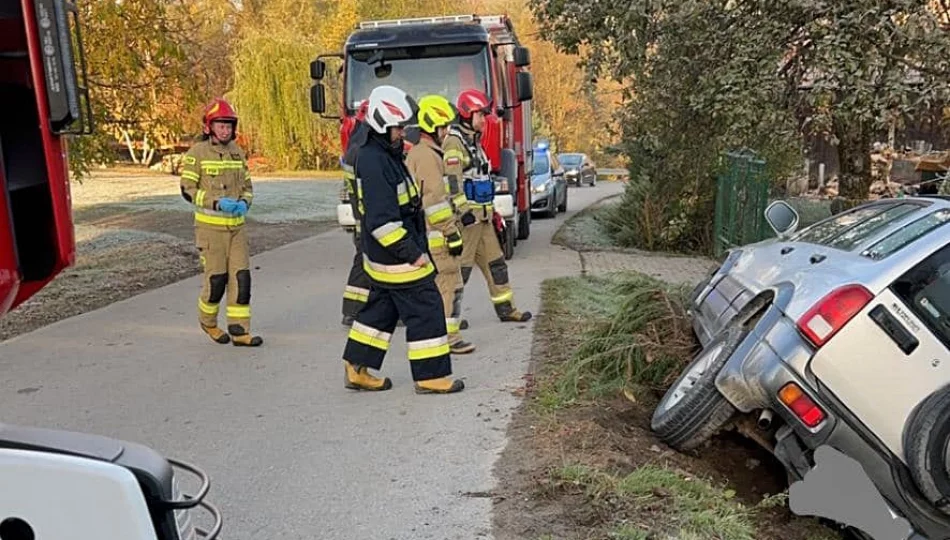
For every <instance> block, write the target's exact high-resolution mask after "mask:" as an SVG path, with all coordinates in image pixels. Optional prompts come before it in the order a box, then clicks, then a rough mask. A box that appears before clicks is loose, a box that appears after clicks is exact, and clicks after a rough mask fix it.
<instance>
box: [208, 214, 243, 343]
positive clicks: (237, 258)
mask: <svg viewBox="0 0 950 540" xmlns="http://www.w3.org/2000/svg"><path fill="white" fill-rule="evenodd" d="M195 242H196V244H197V246H198V253H199V257H200V259H201V266H202V267H203V268H204V280H203V284H202V287H201V294H200V295H199V297H198V320H199V321H200V322H201V325H202V326H205V327H207V328H216V327H217V326H218V310H219V305H220V303H221V300H222V299H223V298H224V293H225V291H227V293H228V300H227V310H226V314H227V321H228V332H229V333H231V334H234V335H242V334H249V333H250V332H251V269H250V267H251V261H250V257H249V254H248V240H247V231H246V229H245V228H244V227H243V226H240V227H235V228H224V227H209V226H202V225H200V224H199V225H197V226H196V227H195Z"/></svg>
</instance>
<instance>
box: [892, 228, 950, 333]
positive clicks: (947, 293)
mask: <svg viewBox="0 0 950 540" xmlns="http://www.w3.org/2000/svg"><path fill="white" fill-rule="evenodd" d="M891 290H892V291H894V294H896V295H897V296H899V297H900V298H901V300H903V301H904V302H905V303H906V304H907V305H908V306H909V307H910V309H911V310H912V311H913V312H914V313H915V314H916V315H917V316H918V317H920V319H921V320H922V321H924V324H926V325H927V327H928V328H930V331H931V332H933V333H934V335H936V336H937V338H938V339H939V340H940V341H942V342H943V344H944V346H946V347H950V245H947V246H944V247H943V248H941V249H940V250H939V251H937V252H936V253H934V254H933V255H931V256H930V257H927V258H926V259H924V260H923V262H921V263H919V264H918V265H917V266H915V267H914V268H912V269H911V270H910V271H909V272H907V273H906V274H904V275H903V276H901V277H900V278H899V279H897V281H895V282H894V283H893V284H892V285H891Z"/></svg>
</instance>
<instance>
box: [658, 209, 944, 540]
mask: <svg viewBox="0 0 950 540" xmlns="http://www.w3.org/2000/svg"><path fill="white" fill-rule="evenodd" d="M766 218H767V220H768V221H769V224H770V225H771V226H772V228H773V229H774V230H775V231H776V233H778V237H777V238H773V239H770V240H766V241H764V242H760V243H757V244H752V245H748V246H743V247H740V248H737V249H734V250H732V251H731V252H730V253H729V255H728V257H727V258H726V259H725V261H724V263H723V264H722V265H721V266H720V267H719V268H717V269H715V270H714V271H712V272H711V273H710V275H709V276H708V278H706V279H705V280H703V281H702V282H701V283H699V285H698V286H697V287H696V288H695V289H694V291H693V294H692V298H691V300H690V305H689V315H690V317H691V320H692V325H693V328H694V329H695V332H696V335H697V336H698V338H699V340H700V343H701V344H702V346H703V348H702V351H700V352H699V353H698V354H697V355H696V357H695V358H694V359H693V361H692V362H691V364H690V365H689V366H687V367H686V368H685V370H684V372H683V373H682V374H681V376H680V378H679V380H677V381H676V382H675V383H674V384H673V386H672V387H671V388H670V389H669V391H668V392H667V394H666V395H665V396H664V398H663V399H662V400H661V402H660V403H659V405H658V406H657V408H656V410H655V411H654V415H653V420H652V427H653V430H654V431H655V432H656V433H657V434H658V435H659V436H660V437H661V438H662V439H663V440H664V442H666V443H667V444H669V445H670V446H672V447H674V448H677V449H679V450H690V449H694V448H696V447H698V446H699V445H701V444H703V443H704V442H705V441H707V440H708V439H709V438H710V437H712V436H713V435H714V434H715V433H716V432H718V431H720V430H721V429H723V428H726V427H727V426H730V425H735V423H736V422H745V423H749V422H747V421H748V420H750V419H751V420H752V422H751V423H753V424H755V425H757V428H758V429H759V430H761V433H759V434H756V438H757V439H760V440H761V441H765V442H766V443H767V444H768V445H770V446H772V448H771V450H772V453H773V454H774V455H775V456H776V457H777V458H778V460H779V461H781V462H782V463H783V465H784V466H785V468H786V469H787V471H788V473H789V477H790V479H792V480H801V479H803V478H804V477H805V475H806V473H807V472H808V471H809V470H811V469H813V468H814V467H815V459H814V452H815V450H816V449H817V448H819V447H822V446H830V447H832V448H834V449H836V450H837V451H840V452H841V453H843V454H845V455H846V456H849V457H850V458H852V459H854V460H856V461H857V462H858V463H859V464H860V465H861V468H862V469H863V471H864V474H866V475H867V477H868V478H870V480H871V481H872V482H873V484H874V486H875V487H876V488H877V489H878V491H879V492H880V494H881V495H882V496H883V497H884V499H885V500H886V504H887V506H889V510H890V511H891V513H892V515H898V516H903V517H904V518H906V520H907V521H909V523H910V524H911V526H912V527H913V529H914V530H913V531H908V533H907V535H906V536H904V538H908V537H911V535H912V534H916V535H925V536H926V537H927V538H930V539H938V538H950V472H948V449H950V352H948V348H950V226H947V224H948V223H950V198H943V197H919V198H903V199H884V200H880V201H876V202H873V203H868V204H865V205H863V206H859V207H857V208H854V209H852V210H850V211H847V212H844V213H841V214H838V215H835V216H832V217H830V218H828V219H825V220H823V221H821V222H818V223H816V224H814V225H812V226H810V227H808V228H806V229H803V230H801V231H800V232H796V229H797V226H798V215H797V213H796V212H795V211H794V209H792V207H791V206H789V205H788V204H787V203H785V202H782V201H778V202H775V203H772V204H771V205H770V206H769V208H768V209H767V210H766ZM852 525H853V524H852ZM865 530H866V529H865ZM914 537H915V538H919V537H920V536H914Z"/></svg>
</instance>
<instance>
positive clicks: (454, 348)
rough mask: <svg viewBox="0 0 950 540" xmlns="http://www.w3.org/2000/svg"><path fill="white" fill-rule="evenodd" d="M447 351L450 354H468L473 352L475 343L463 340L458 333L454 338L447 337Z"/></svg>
mask: <svg viewBox="0 0 950 540" xmlns="http://www.w3.org/2000/svg"><path fill="white" fill-rule="evenodd" d="M449 351H451V352H452V354H470V353H473V352H475V345H472V344H471V343H469V342H467V341H465V340H464V339H462V337H461V336H459V335H458V334H456V335H455V337H454V338H452V337H449Z"/></svg>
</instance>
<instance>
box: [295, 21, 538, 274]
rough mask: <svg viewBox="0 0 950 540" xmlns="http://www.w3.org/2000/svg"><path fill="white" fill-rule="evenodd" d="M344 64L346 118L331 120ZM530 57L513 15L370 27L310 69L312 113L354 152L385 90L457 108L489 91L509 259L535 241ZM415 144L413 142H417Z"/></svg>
mask: <svg viewBox="0 0 950 540" xmlns="http://www.w3.org/2000/svg"><path fill="white" fill-rule="evenodd" d="M328 58H337V59H338V60H339V61H341V65H340V67H339V70H338V71H337V74H338V75H339V76H340V77H339V78H338V81H336V82H339V86H340V87H341V92H340V94H339V97H340V98H341V99H340V108H339V114H328V113H327V103H326V98H327V90H326V87H325V85H324V84H323V81H324V78H325V77H326V75H327V64H326V61H325V59H328ZM530 64H531V58H530V54H529V51H528V49H527V48H526V47H524V46H522V45H521V43H520V41H519V40H518V36H517V34H516V33H515V29H514V25H513V24H512V22H511V19H510V18H509V17H508V16H506V15H494V16H479V15H454V16H445V17H427V18H419V19H397V20H380V21H364V22H361V23H359V24H358V25H357V28H356V30H355V31H354V32H352V33H351V34H350V35H349V37H348V38H347V40H346V44H345V45H344V48H343V52H342V53H333V54H322V55H320V56H318V57H317V58H316V59H315V60H314V61H313V62H312V63H311V65H310V77H311V78H312V79H313V80H314V81H316V82H315V84H314V85H313V86H312V87H311V93H310V98H311V108H312V110H313V112H315V113H318V114H320V115H321V116H322V117H323V118H327V119H335V120H339V121H340V140H341V142H342V148H344V149H345V148H346V143H347V139H348V135H349V133H350V131H351V130H352V128H353V126H354V123H355V119H354V116H355V114H356V110H357V109H358V108H359V105H360V103H361V102H362V101H363V100H364V99H366V98H367V97H369V94H370V92H372V90H373V89H374V88H375V87H377V86H379V85H384V84H386V85H391V86H395V87H397V88H401V89H402V90H405V91H406V92H408V93H409V94H410V95H412V96H413V97H414V98H416V99H418V98H419V97H421V96H422V95H425V94H439V95H442V96H444V97H446V98H447V99H449V100H450V101H454V100H455V98H456V96H458V94H459V93H460V92H461V91H462V90H466V89H469V88H476V89H478V90H481V91H483V92H485V94H486V95H487V96H488V97H489V98H490V99H491V100H492V105H493V109H494V110H493V112H492V114H491V116H490V117H489V118H488V119H487V120H488V121H487V122H486V127H485V132H484V134H483V136H482V147H483V148H484V149H485V153H486V154H487V155H488V159H489V161H490V162H491V174H492V176H493V177H494V178H495V184H496V188H497V196H496V198H495V207H496V211H497V212H498V213H499V214H500V215H501V217H502V218H503V219H504V225H505V226H504V228H503V231H501V232H500V238H501V240H502V241H503V242H502V247H503V249H504V251H505V256H506V258H509V259H510V258H511V257H512V256H513V254H514V247H515V245H516V244H517V241H518V240H526V239H527V238H528V236H529V235H530V234H531V191H530V186H531V179H530V171H531V167H532V165H531V160H532V152H531V141H532V140H533V135H532V123H531V99H532V97H533V88H532V80H531V73H530V71H528V66H529V65H530ZM408 138H409V140H410V142H412V140H413V139H412V136H411V135H410V136H409V137H408ZM348 208H349V205H348V204H343V205H341V206H340V208H339V212H338V218H339V221H340V224H341V225H343V226H344V227H347V226H352V224H353V223H352V216H351V215H350V214H349V211H348Z"/></svg>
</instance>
